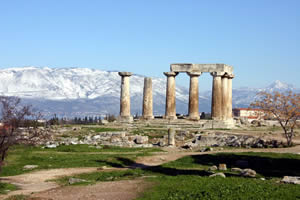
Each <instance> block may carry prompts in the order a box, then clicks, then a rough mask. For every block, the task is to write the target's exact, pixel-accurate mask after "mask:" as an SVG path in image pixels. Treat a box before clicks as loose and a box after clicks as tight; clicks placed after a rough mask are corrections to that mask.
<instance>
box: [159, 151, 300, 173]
mask: <svg viewBox="0 0 300 200" xmlns="http://www.w3.org/2000/svg"><path fill="white" fill-rule="evenodd" d="M239 160H244V161H248V167H247V168H251V169H254V170H255V171H256V172H257V173H258V174H260V175H261V176H265V177H283V176H287V175H289V176H300V168H299V166H300V155H296V154H279V153H254V152H249V153H217V154H206V155H194V156H186V157H183V158H181V159H178V160H176V161H173V162H170V163H167V164H164V165H163V166H162V167H164V168H176V169H184V168H197V169H201V170H207V169H208V167H210V166H212V165H217V166H218V164H220V163H225V164H226V165H227V168H229V169H230V168H233V167H240V166H238V165H237V161H239Z"/></svg>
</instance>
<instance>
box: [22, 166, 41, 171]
mask: <svg viewBox="0 0 300 200" xmlns="http://www.w3.org/2000/svg"><path fill="white" fill-rule="evenodd" d="M38 167H39V166H38V165H25V166H24V167H23V169H25V170H26V169H35V168H38Z"/></svg>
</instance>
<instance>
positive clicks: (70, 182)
mask: <svg viewBox="0 0 300 200" xmlns="http://www.w3.org/2000/svg"><path fill="white" fill-rule="evenodd" d="M79 182H86V180H84V179H80V178H69V184H70V185H72V184H74V183H79Z"/></svg>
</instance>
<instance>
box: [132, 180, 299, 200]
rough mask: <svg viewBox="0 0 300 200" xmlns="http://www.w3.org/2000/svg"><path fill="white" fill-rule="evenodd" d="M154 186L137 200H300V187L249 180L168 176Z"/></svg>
mask: <svg viewBox="0 0 300 200" xmlns="http://www.w3.org/2000/svg"><path fill="white" fill-rule="evenodd" d="M152 181H153V182H154V183H156V184H155V186H154V187H153V188H152V189H150V190H147V191H146V193H144V195H143V197H141V198H138V200H150V199H151V200H153V199H159V200H206V199H207V200H219V199H223V200H248V199H249V200H250V199H253V200H254V199H255V200H262V199H265V200H270V199H277V200H278V199H282V200H294V199H300V186H299V185H283V184H277V183H275V182H273V181H262V180H258V179H247V178H237V177H229V178H221V177H214V178H210V177H199V176H191V175H189V176H188V175H187V176H166V177H157V178H153V179H152Z"/></svg>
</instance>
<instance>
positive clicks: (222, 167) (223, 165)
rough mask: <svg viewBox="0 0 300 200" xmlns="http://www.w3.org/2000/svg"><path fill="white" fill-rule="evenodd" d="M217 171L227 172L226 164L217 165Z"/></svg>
mask: <svg viewBox="0 0 300 200" xmlns="http://www.w3.org/2000/svg"><path fill="white" fill-rule="evenodd" d="M219 170H227V167H226V164H219Z"/></svg>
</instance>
